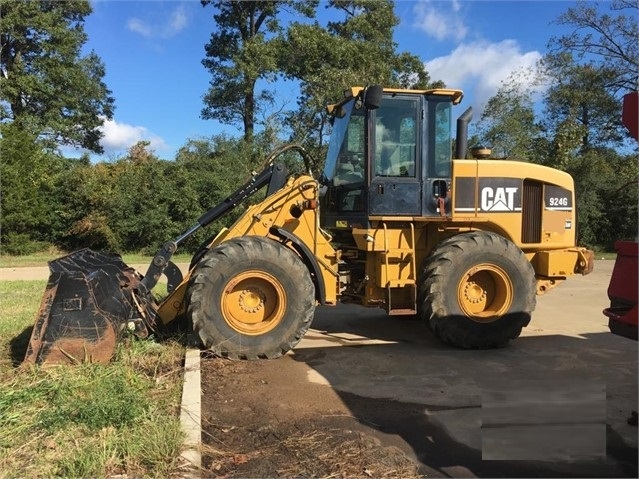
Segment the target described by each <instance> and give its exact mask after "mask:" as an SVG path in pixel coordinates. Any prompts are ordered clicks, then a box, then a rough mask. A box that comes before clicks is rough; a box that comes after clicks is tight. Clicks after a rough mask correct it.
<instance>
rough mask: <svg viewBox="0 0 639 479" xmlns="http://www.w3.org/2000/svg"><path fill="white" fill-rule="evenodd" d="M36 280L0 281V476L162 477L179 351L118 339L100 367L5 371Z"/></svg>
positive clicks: (22, 337)
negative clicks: (113, 352) (108, 359)
mask: <svg viewBox="0 0 639 479" xmlns="http://www.w3.org/2000/svg"><path fill="white" fill-rule="evenodd" d="M45 284H46V282H45V281H0V315H1V316H0V478H5V477H6V478H10V477H24V478H31V477H34V478H35V477H53V476H56V477H108V476H112V475H116V474H125V475H127V476H129V477H132V476H134V477H170V476H174V475H176V472H177V471H178V468H179V455H180V452H181V447H182V444H183V439H184V438H183V434H182V431H181V428H180V423H179V403H180V396H181V390H182V358H183V354H184V347H183V345H182V344H180V342H179V341H177V340H175V341H169V342H165V343H159V342H157V341H154V340H138V339H137V338H134V337H128V338H125V340H124V341H123V342H122V343H120V345H119V346H118V350H117V352H116V356H115V359H114V360H113V361H111V362H110V363H109V364H88V363H87V364H81V365H79V366H52V367H47V368H40V367H35V366H31V367H15V365H16V364H17V363H19V362H20V361H21V360H22V358H23V357H24V352H25V349H26V345H27V343H28V341H29V337H30V330H31V326H32V324H33V320H34V318H35V314H36V311H37V309H38V307H39V306H40V304H39V303H40V298H41V296H42V293H43V291H44V287H45Z"/></svg>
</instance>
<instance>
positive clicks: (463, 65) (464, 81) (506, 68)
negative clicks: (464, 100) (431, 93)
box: [425, 40, 542, 112]
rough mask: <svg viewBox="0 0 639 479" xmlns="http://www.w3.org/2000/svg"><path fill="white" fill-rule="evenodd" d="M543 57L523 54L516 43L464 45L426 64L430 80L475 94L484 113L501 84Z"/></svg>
mask: <svg viewBox="0 0 639 479" xmlns="http://www.w3.org/2000/svg"><path fill="white" fill-rule="evenodd" d="M541 56H542V55H541V53H540V52H538V51H530V52H522V51H521V49H520V47H519V44H518V43H517V42H516V41H515V40H504V41H501V42H499V43H489V42H485V41H482V42H476V43H466V44H461V45H459V46H458V47H457V48H455V50H453V51H452V52H451V53H450V54H449V55H447V56H443V57H437V58H434V59H432V60H429V61H426V62H425V68H426V71H428V73H429V75H430V78H431V79H433V80H443V81H444V82H445V83H446V85H447V86H448V87H450V88H460V89H462V90H468V91H469V93H472V95H473V97H474V99H475V101H474V105H473V106H476V107H477V108H478V109H479V111H480V112H481V110H483V107H484V106H485V104H486V102H487V101H488V100H489V99H490V97H492V96H494V95H495V94H496V93H497V90H498V89H499V87H500V86H501V84H502V82H504V81H505V80H508V78H509V77H510V76H511V75H512V74H513V73H514V72H518V71H521V70H526V69H528V68H533V67H534V66H535V64H536V63H537V61H538V60H539V59H540V58H541ZM519 81H520V82H525V81H526V78H525V77H520V78H519Z"/></svg>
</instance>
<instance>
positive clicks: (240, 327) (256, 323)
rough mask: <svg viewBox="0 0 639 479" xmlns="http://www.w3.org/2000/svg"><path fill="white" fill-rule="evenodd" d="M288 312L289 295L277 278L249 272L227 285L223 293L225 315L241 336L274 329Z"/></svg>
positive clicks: (258, 333) (262, 273) (263, 332)
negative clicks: (287, 299)
mask: <svg viewBox="0 0 639 479" xmlns="http://www.w3.org/2000/svg"><path fill="white" fill-rule="evenodd" d="M285 311H286V293H285V292H284V288H283V287H282V284H281V283H280V282H279V281H278V280H277V278H275V277H274V276H272V275H270V274H268V273H265V272H263V271H246V272H244V273H242V274H239V275H237V276H235V277H234V278H233V279H232V280H231V281H229V282H228V284H227V285H226V287H225V288H224V291H223V292H222V314H223V315H224V320H225V321H226V323H227V324H228V325H229V326H230V327H231V328H233V329H234V330H235V331H237V332H238V333H242V334H248V335H251V336H258V335H260V334H265V333H267V332H269V331H271V330H272V329H273V328H275V327H276V326H277V325H278V324H280V322H281V321H282V318H283V317H284V312H285Z"/></svg>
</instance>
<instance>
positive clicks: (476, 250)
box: [417, 232, 536, 349]
mask: <svg viewBox="0 0 639 479" xmlns="http://www.w3.org/2000/svg"><path fill="white" fill-rule="evenodd" d="M419 284H420V288H419V292H418V302H417V307H418V315H419V316H420V318H421V319H422V320H424V321H426V322H427V324H428V325H429V327H430V328H431V330H432V331H433V332H434V334H435V335H436V336H437V337H439V338H440V339H441V340H442V341H444V342H445V343H447V344H450V345H452V346H456V347H461V348H465V349H489V348H496V347H501V346H503V345H505V344H506V343H507V342H508V341H510V340H511V339H515V338H516V337H518V336H519V335H520V334H521V330H522V328H523V327H525V326H527V325H528V323H529V322H530V316H531V313H532V311H533V310H534V309H535V303H536V297H535V294H536V287H535V272H534V269H533V267H532V265H531V264H530V262H529V261H528V259H527V258H526V256H525V255H524V253H523V252H522V251H521V250H520V249H519V248H518V247H517V246H516V245H515V244H514V243H512V242H511V241H509V240H507V239H506V238H504V237H502V236H500V235H498V234H495V233H490V232H471V233H464V234H460V235H456V236H453V237H451V238H448V239H447V240H444V241H443V242H442V243H440V244H439V245H438V246H437V247H436V249H435V250H434V251H433V252H432V253H431V254H430V255H429V256H428V257H427V258H426V259H425V260H424V264H423V267H422V271H421V279H420V283H419Z"/></svg>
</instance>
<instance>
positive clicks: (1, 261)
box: [0, 249, 192, 268]
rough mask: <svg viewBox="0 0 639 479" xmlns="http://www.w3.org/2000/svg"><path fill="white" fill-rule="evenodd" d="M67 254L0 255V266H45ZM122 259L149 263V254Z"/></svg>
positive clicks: (183, 258) (184, 257)
mask: <svg viewBox="0 0 639 479" xmlns="http://www.w3.org/2000/svg"><path fill="white" fill-rule="evenodd" d="M65 254H67V252H65V251H60V250H57V249H49V250H47V251H42V252H39V253H33V254H28V255H24V256H10V255H0V268H21V267H27V266H46V265H47V262H48V261H51V260H53V259H56V258H59V257H60V256H64V255H65ZM191 257H192V255H190V254H189V253H178V254H176V255H175V256H173V258H171V261H173V262H174V263H190V262H191ZM122 259H123V260H124V262H125V263H126V264H128V265H132V264H149V263H151V259H152V257H151V256H147V255H142V254H135V253H126V254H122Z"/></svg>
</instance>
